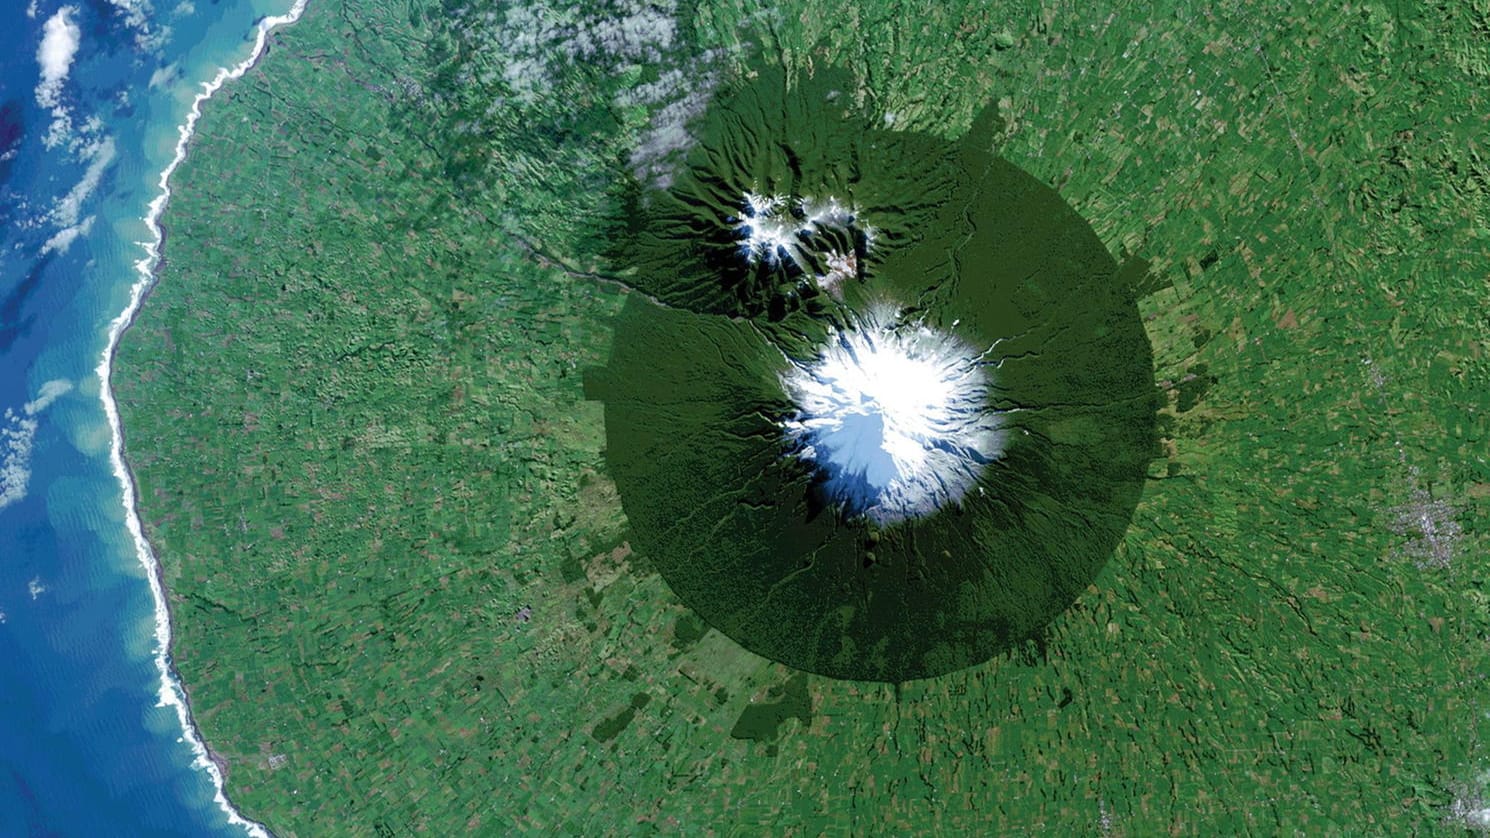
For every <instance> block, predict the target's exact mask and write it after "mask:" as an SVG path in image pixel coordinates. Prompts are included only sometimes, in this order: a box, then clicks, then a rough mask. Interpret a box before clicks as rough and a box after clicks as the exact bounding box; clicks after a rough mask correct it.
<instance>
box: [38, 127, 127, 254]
mask: <svg viewBox="0 0 1490 838" xmlns="http://www.w3.org/2000/svg"><path fill="white" fill-rule="evenodd" d="M81 156H82V158H83V159H84V160H87V161H88V168H87V170H86V171H84V172H83V177H82V179H81V180H79V181H78V182H77V184H75V185H74V186H73V188H72V189H71V190H69V191H68V193H67V194H66V195H63V196H62V197H61V198H59V199H58V200H57V203H56V204H55V205H54V206H53V207H52V210H51V212H49V213H47V220H48V221H50V222H52V223H53V224H54V225H56V226H57V227H58V228H59V229H65V228H68V227H73V226H76V225H77V224H78V219H79V218H81V217H82V215H83V202H84V201H86V200H88V196H89V195H92V194H93V190H95V189H97V188H98V184H99V183H100V182H101V181H102V180H103V173H104V172H105V171H106V170H107V169H108V168H109V164H110V163H112V162H114V139H113V138H112V137H103V138H102V139H98V140H94V141H93V142H91V143H88V145H87V146H85V147H83V149H82V150H81ZM85 232H86V231H85Z"/></svg>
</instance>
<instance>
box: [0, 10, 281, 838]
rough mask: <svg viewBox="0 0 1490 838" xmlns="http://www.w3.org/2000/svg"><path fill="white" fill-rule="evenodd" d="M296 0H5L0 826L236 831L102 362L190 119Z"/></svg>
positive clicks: (62, 830)
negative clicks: (105, 393)
mask: <svg viewBox="0 0 1490 838" xmlns="http://www.w3.org/2000/svg"><path fill="white" fill-rule="evenodd" d="M289 5H290V3H289V0H273V1H272V2H271V1H270V0H219V2H215V3H209V2H205V1H204V2H195V3H194V2H192V0H153V1H152V0H108V2H75V3H57V2H40V0H38V2H36V3H34V4H32V6H30V7H29V8H28V7H27V6H26V4H25V3H22V2H19V0H18V2H13V3H5V4H0V33H4V34H3V35H0V42H3V47H4V48H3V49H0V231H3V237H4V239H3V242H0V835H4V836H10V835H178V834H179V835H203V834H242V833H243V830H242V828H241V827H235V826H233V825H231V824H230V823H229V820H228V817H227V815H226V813H225V812H224V811H223V810H222V809H221V808H220V807H219V806H218V804H217V803H216V802H215V801H214V795H215V792H216V789H215V787H214V785H213V782H212V778H211V777H210V776H209V774H208V773H207V772H205V771H203V770H201V769H199V768H194V767H193V762H194V761H195V759H196V757H195V754H194V753H193V750H192V748H191V746H190V744H189V743H188V742H186V741H184V740H183V738H182V728H181V725H180V723H179V721H178V718H177V715H176V712H175V710H174V709H172V708H171V707H169V706H163V705H161V703H160V697H159V696H160V677H159V673H158V670H157V664H156V661H155V657H154V651H155V638H154V632H155V612H154V605H153V600H152V598H151V594H150V587H149V582H148V578H147V576H146V573H145V570H144V569H143V568H142V567H141V565H140V563H139V560H138V559H137V558H136V555H135V549H134V545H133V543H132V541H131V538H130V535H129V532H128V530H127V529H126V526H125V511H124V508H123V506H122V503H121V498H122V492H121V488H120V485H119V483H118V481H117V480H116V478H115V476H114V474H113V471H112V470H111V467H110V461H109V449H110V439H111V435H110V429H109V425H108V422H107V419H106V417H105V412H104V408H103V404H102V402H101V401H100V398H99V387H100V385H99V382H98V378H97V375H96V372H95V369H96V367H97V366H98V363H99V359H100V355H101V353H102V352H103V350H104V347H105V346H106V345H107V331H108V325H109V322H110V321H111V320H113V319H114V318H115V317H116V316H117V315H118V314H119V313H120V311H122V310H123V309H124V308H125V306H126V304H127V303H128V300H129V293H130V288H131V286H132V285H133V284H134V282H135V280H136V278H137V274H136V271H135V267H134V263H135V262H136V261H137V260H138V259H140V258H141V257H142V256H143V255H144V249H143V247H142V246H141V244H140V242H142V241H144V240H146V239H148V238H149V231H148V229H147V227H146V225H145V223H144V221H143V218H144V216H145V214H146V211H147V207H148V205H149V203H150V201H151V200H152V199H153V198H154V197H155V195H156V193H157V188H156V182H157V179H158V176H159V172H160V171H161V169H163V168H164V167H165V166H166V164H167V163H168V162H169V161H170V160H171V158H172V155H173V154H174V150H175V149H174V147H175V143H176V139H177V134H178V132H177V126H178V125H179V124H180V123H181V122H182V121H183V120H184V119H185V117H186V115H187V113H188V111H189V110H190V106H191V102H192V98H193V96H194V95H195V93H196V92H197V90H198V89H199V88H200V84H201V82H203V81H205V80H207V79H210V78H212V77H213V76H214V75H215V74H216V73H217V70H218V68H219V67H221V66H225V65H232V64H236V63H237V62H239V61H241V60H243V58H244V57H246V56H247V55H248V54H249V53H250V50H251V47H252V43H253V41H252V39H253V35H254V32H255V24H256V22H257V21H258V20H259V19H261V18H263V17H264V16H266V15H274V14H282V13H283V12H285V11H286V9H287V8H288V7H289ZM48 71H50V75H51V78H52V79H53V83H52V84H50V85H48V84H47V83H46V80H45V79H46V74H47V73H48ZM207 107H209V108H210V107H211V105H210V103H208V105H207Z"/></svg>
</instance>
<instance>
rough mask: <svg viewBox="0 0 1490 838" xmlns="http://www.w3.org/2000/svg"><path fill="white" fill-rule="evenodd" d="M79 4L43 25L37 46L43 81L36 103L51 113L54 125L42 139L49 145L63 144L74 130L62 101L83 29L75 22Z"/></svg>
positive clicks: (38, 89) (53, 146)
mask: <svg viewBox="0 0 1490 838" xmlns="http://www.w3.org/2000/svg"><path fill="white" fill-rule="evenodd" d="M77 10H78V8H77V7H76V6H63V7H62V8H60V9H58V10H57V13H56V14H54V15H52V16H51V17H49V18H47V22H46V23H45V24H43V25H42V35H41V46H39V47H37V48H36V63H37V66H38V67H40V68H41V81H40V82H39V83H38V84H37V85H36V103H37V104H38V105H41V106H42V107H43V108H47V109H49V110H51V112H52V124H51V127H50V128H48V129H47V135H46V137H45V138H44V140H43V142H44V143H45V145H46V147H47V148H55V147H56V146H58V145H60V144H61V143H62V142H63V141H64V140H66V139H67V137H68V136H69V135H70V134H71V133H72V114H71V113H70V112H69V111H68V109H67V106H65V105H63V104H62V86H63V85H64V84H66V83H67V76H68V73H70V72H72V62H73V59H74V58H76V57H77V54H78V46H79V44H80V43H81V42H82V39H83V31H82V30H81V29H79V28H78V25H77V24H76V23H74V22H73V20H72V16H73V15H74V14H76V13H77Z"/></svg>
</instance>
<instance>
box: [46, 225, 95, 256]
mask: <svg viewBox="0 0 1490 838" xmlns="http://www.w3.org/2000/svg"><path fill="white" fill-rule="evenodd" d="M92 229H93V216H91V215H90V216H88V217H87V218H85V219H83V220H82V221H79V222H78V223H76V224H74V225H72V226H71V227H63V228H62V229H61V230H58V231H57V232H56V233H54V234H52V237H51V238H49V239H47V240H46V243H45V244H43V245H42V246H41V252H42V254H43V255H45V254H47V253H66V252H67V249H68V248H69V247H72V243H73V242H74V241H76V240H77V238H78V237H79V236H86V235H88V231H90V230H92Z"/></svg>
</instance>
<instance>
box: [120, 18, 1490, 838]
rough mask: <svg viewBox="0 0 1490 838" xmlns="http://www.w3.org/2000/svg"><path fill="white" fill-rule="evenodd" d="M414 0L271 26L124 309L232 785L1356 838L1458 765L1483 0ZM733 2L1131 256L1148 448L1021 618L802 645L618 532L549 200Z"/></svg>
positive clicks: (1476, 590)
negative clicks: (1001, 120) (932, 652)
mask: <svg viewBox="0 0 1490 838" xmlns="http://www.w3.org/2000/svg"><path fill="white" fill-rule="evenodd" d="M458 5H459V4H450V5H449V8H441V7H439V6H435V5H427V6H426V5H422V4H419V3H413V2H378V1H377V0H345V1H344V2H343V0H320V2H317V0H313V2H312V5H311V7H310V9H309V11H308V12H307V13H306V16H305V18H304V19H303V20H302V21H301V22H300V23H299V24H297V25H296V26H294V27H293V28H291V29H289V30H286V31H284V32H282V33H280V34H278V35H276V36H275V38H274V46H273V48H272V50H271V52H270V54H269V55H268V56H267V57H266V59H265V60H264V62H263V63H262V64H261V66H260V67H259V68H258V69H257V70H255V71H254V72H253V73H251V74H250V75H249V76H248V77H247V78H245V79H244V80H242V81H240V82H238V83H236V84H235V85H234V86H232V87H230V88H229V89H228V90H226V91H224V93H223V94H220V95H219V97H217V98H215V99H214V100H213V101H212V103H211V105H210V106H209V108H208V111H207V113H206V115H205V116H204V118H203V120H202V122H201V124H200V129H199V133H198V136H197V140H196V142H195V145H194V147H193V149H192V153H191V155H190V156H189V158H188V160H187V162H186V163H185V164H184V165H183V166H182V168H181V169H180V171H179V172H178V178H177V181H176V187H177V188H176V197H175V199H174V202H173V204H172V206H171V207H170V209H169V211H168V212H167V215H166V218H165V222H166V225H167V227H168V228H169V231H170V240H169V243H168V245H167V249H166V256H167V259H168V263H167V264H166V266H165V267H164V268H163V270H162V271H161V275H160V282H159V285H158V286H157V288H156V289H155V290H154V292H153V293H152V296H151V298H150V300H149V301H148V303H147V304H146V306H145V308H144V310H143V312H142V314H141V316H140V319H139V321H138V322H137V323H136V325H135V326H134V328H133V329H132V330H131V332H130V333H129V334H128V335H127V336H126V338H125V340H124V342H123V345H122V347H121V351H120V359H119V364H118V367H117V369H116V374H115V385H116V387H117V389H118V393H119V396H120V401H121V408H122V409H123V411H124V419H125V426H126V430H127V435H128V445H129V452H130V459H131V462H132V464H133V465H134V467H135V470H136V475H137V477H138V479H139V481H140V486H141V489H142V504H143V512H144V517H145V518H146V520H147V529H148V531H149V534H150V535H151V537H152V539H153V540H154V542H155V543H156V545H157V546H158V549H159V552H160V554H161V557H162V560H163V562H164V565H165V568H166V573H167V581H168V584H169V586H170V588H171V592H172V604H173V608H174V613H175V618H176V625H177V645H176V649H175V656H176V661H177V664H178V666H179V667H180V670H181V672H182V675H183V676H184V678H185V681H186V682H187V684H188V685H189V687H190V689H191V694H192V699H193V706H194V709H195V712H196V714H197V717H198V720H199V721H200V723H201V726H202V728H203V730H204V732H205V734H206V737H207V739H208V740H209V741H210V742H211V743H212V744H213V746H214V748H215V749H216V750H217V751H218V752H219V753H220V754H221V756H222V757H223V758H224V759H225V760H226V762H227V764H228V765H229V767H230V772H231V773H230V779H229V786H230V788H229V791H230V794H231V795H232V796H233V798H234V800H235V801H237V802H238V803H239V804H240V805H241V806H242V807H243V808H244V809H245V810H246V811H247V812H248V813H249V814H250V815H252V816H253V817H256V818H261V819H264V820H265V821H267V822H268V823H269V824H270V825H271V826H272V827H273V828H274V829H275V830H276V831H277V832H278V833H280V834H282V835H306V836H308V835H325V834H337V833H345V834H369V833H371V834H384V835H395V834H398V835H401V834H407V833H412V832H415V831H418V830H423V831H427V832H430V833H433V834H451V833H455V832H459V831H461V830H462V829H471V830H480V831H483V832H486V833H494V832H502V831H526V832H539V831H543V832H556V833H561V834H604V833H621V834H641V833H653V832H662V833H687V834H697V833H708V832H711V831H712V832H715V833H723V834H755V833H769V834H877V833H882V834H903V833H907V832H932V831H936V832H938V833H940V834H953V833H956V832H988V831H994V832H998V833H1003V834H1029V833H1040V832H1053V833H1059V834H1092V833H1096V834H1127V835H1149V834H1155V833H1158V832H1161V831H1169V832H1176V833H1181V834H1198V833H1218V832H1222V833H1226V832H1240V831H1255V832H1262V833H1275V832H1285V831H1294V830H1300V831H1304V832H1307V833H1311V834H1315V833H1340V834H1391V835H1397V834H1412V833H1414V832H1425V831H1426V832H1431V831H1435V830H1438V829H1443V830H1449V829H1454V828H1457V827H1455V826H1454V824H1455V821H1454V817H1455V815H1454V813H1455V810H1456V806H1458V807H1459V808H1463V807H1465V806H1472V805H1482V804H1481V803H1480V801H1483V800H1484V799H1485V798H1486V797H1490V786H1487V784H1486V780H1485V779H1484V777H1485V776H1486V771H1487V769H1490V753H1487V752H1486V749H1485V744H1486V739H1485V737H1486V734H1487V733H1490V728H1487V717H1486V710H1487V709H1490V695H1487V684H1486V682H1485V680H1484V676H1483V673H1484V672H1485V671H1486V663H1487V660H1486V646H1485V634H1486V631H1487V629H1490V598H1487V594H1490V591H1487V589H1486V567H1485V563H1484V556H1485V555H1486V554H1487V548H1490V545H1487V543H1486V536H1485V532H1486V530H1487V526H1490V465H1487V463H1486V461H1485V458H1486V456H1487V449H1490V434H1487V419H1486V413H1485V411H1486V409H1487V407H1490V405H1487V401H1490V397H1487V395H1486V394H1487V393H1490V360H1487V356H1486V352H1487V350H1490V323H1487V320H1486V317H1485V314H1484V308H1485V298H1486V294H1487V293H1490V291H1487V283H1490V276H1487V265H1490V160H1487V158H1486V154H1487V151H1486V144H1485V137H1487V136H1490V121H1487V116H1486V115H1487V114H1490V102H1487V94H1486V92H1485V91H1486V90H1487V89H1490V87H1487V83H1490V9H1487V8H1486V7H1485V5H1484V3H1483V2H1470V3H1462V4H1442V5H1436V6H1435V5H1420V4H1410V5H1409V4H1387V3H1373V2H1366V3H1350V4H1339V5H1330V6H1321V5H1318V4H1306V3H1296V4H1289V3H1250V2H1249V3H1241V2H1233V3H1221V4H1211V3H1193V4H1192V3H1153V4H1127V5H1125V6H1123V7H1122V8H1121V9H1112V8H1108V7H1106V6H1105V5H1104V4H1078V3H1049V2H1047V3H1043V4H1042V3H993V4H986V3H970V4H967V6H966V7H963V6H960V5H958V4H955V3H942V2H937V3H930V2H928V3H924V4H918V3H896V2H881V3H874V4H864V5H860V6H850V7H848V8H845V7H844V5H843V4H839V3H793V4H777V3H773V4H769V5H767V4H759V3H753V2H750V3H746V2H741V3H728V2H710V0H700V1H699V2H697V3H690V4H683V5H682V7H680V8H674V7H672V6H671V5H669V4H658V5H655V6H653V5H644V4H639V3H631V2H612V3H605V4H602V5H601V6H599V7H596V8H594V9H590V10H579V11H576V10H573V9H570V10H566V11H563V12H559V11H554V10H552V9H551V8H548V7H541V6H521V7H519V6H513V5H511V4H491V5H490V6H489V7H483V8H481V9H479V10H472V9H466V10H464V11H462V10H460V9H457V8H456V6H458ZM478 12H479V13H478ZM602 19H625V20H629V21H630V22H632V23H634V24H635V25H634V26H631V27H606V26H603V25H601V24H600V23H599V21H600V20H602ZM617 33H620V34H617ZM628 33H629V34H628ZM638 33H640V34H638ZM756 47H761V48H763V49H764V51H765V52H766V54H768V55H777V56H780V57H781V58H782V60H783V61H784V62H785V63H786V64H787V65H788V66H790V67H792V68H795V69H796V70H798V71H803V72H807V71H810V69H811V68H813V67H815V66H818V65H825V64H833V65H838V66H845V67H848V68H849V69H851V70H852V71H854V72H855V73H856V74H857V76H858V77H859V78H861V79H863V86H862V88H861V89H860V90H858V91H855V95H857V96H860V97H863V98H864V99H865V100H866V101H872V102H873V103H874V105H875V107H876V108H877V109H879V110H881V111H883V112H886V113H888V114H892V115H893V122H894V124H895V125H897V126H902V127H914V128H918V129H924V130H930V131H934V132H938V133H943V134H944V135H946V136H949V137H952V136H957V135H959V134H960V133H961V132H962V131H964V130H965V129H966V127H967V125H968V123H969V121H970V120H971V119H972V117H973V115H974V114H975V113H976V112H977V110H978V108H979V107H981V105H982V104H983V103H984V102H985V101H986V100H987V99H989V98H993V99H995V100H997V101H998V102H999V104H1000V107H1001V112H1002V113H1003V115H1004V116H1005V117H1006V119H1007V120H1008V123H1009V124H1008V131H1007V135H1006V136H1005V137H1003V138H1002V142H1003V148H1004V152H1005V154H1006V156H1007V157H1008V158H1009V159H1010V160H1012V161H1013V162H1014V163H1016V164H1018V165H1019V166H1021V167H1023V168H1025V169H1026V170H1028V171H1030V172H1032V173H1033V174H1035V175H1036V176H1037V177H1039V178H1040V179H1042V180H1044V181H1045V182H1046V183H1049V184H1050V185H1052V186H1054V187H1055V188H1057V189H1058V190H1059V191H1060V193H1061V194H1062V195H1063V196H1064V197H1065V198H1066V199H1067V200H1068V201H1069V202H1071V203H1072V204H1073V205H1074V206H1075V207H1076V208H1077V210H1079V211H1080V212H1081V213H1082V215H1083V216H1085V217H1086V218H1087V219H1088V220H1090V221H1091V222H1092V224H1093V226H1094V227H1095V229H1096V230H1097V232H1098V234H1099V235H1100V236H1101V238H1102V239H1103V241H1104V243H1106V245H1107V246H1108V248H1109V250H1110V251H1111V252H1112V253H1113V255H1114V256H1115V257H1116V258H1118V259H1119V261H1122V260H1124V259H1126V258H1127V257H1128V256H1129V255H1132V254H1138V255H1141V256H1143V257H1145V258H1147V259H1149V260H1151V262H1152V264H1153V273H1152V276H1151V277H1150V282H1151V285H1152V293H1151V294H1149V295H1148V296H1147V297H1145V299H1144V300H1143V301H1142V302H1141V304H1140V305H1141V309H1142V310H1143V312H1144V314H1145V317H1146V324H1147V327H1148V330H1149V336H1150V339H1151V341H1152V342H1153V344H1154V350H1155V363H1156V378H1157V379H1158V380H1159V381H1160V382H1161V385H1162V386H1163V388H1164V390H1165V392H1166V395H1167V404H1166V406H1165V407H1164V409H1163V411H1162V412H1161V416H1160V425H1161V431H1162V433H1163V435H1164V437H1165V439H1164V446H1165V457H1164V458H1163V459H1161V460H1159V461H1156V463H1155V464H1154V467H1153V469H1152V472H1151V479H1150V480H1149V481H1148V484H1147V486H1146V487H1145V491H1144V496H1143V499H1142V501H1141V502H1140V504H1139V507H1138V510H1137V513H1136V515H1135V519H1134V522H1133V524H1132V526H1131V527H1130V528H1129V531H1128V533H1127V536H1126V537H1125V539H1124V542H1123V544H1122V545H1121V546H1120V548H1119V550H1118V552H1117V554H1116V555H1115V557H1114V558H1113V560H1112V561H1110V562H1109V563H1108V565H1107V567H1106V569H1105V570H1104V572H1103V573H1102V574H1101V575H1100V576H1099V577H1098V579H1097V581H1096V582H1095V584H1094V585H1093V586H1092V587H1091V588H1090V589H1089V590H1088V591H1087V592H1086V594H1085V595H1083V596H1082V597H1081V598H1080V599H1079V600H1078V602H1077V603H1076V605H1075V606H1074V607H1073V608H1072V609H1071V610H1070V611H1068V612H1067V613H1066V614H1065V615H1063V616H1062V617H1061V618H1059V619H1058V620H1057V621H1056V622H1055V624H1054V625H1053V626H1052V629H1051V631H1050V633H1049V635H1048V637H1047V638H1045V640H1044V642H1042V643H1038V644H1030V646H1029V647H1027V648H1025V649H1022V650H1019V651H1017V652H1015V653H1012V654H1009V655H1006V656H1004V657H1001V658H998V659H995V660H994V661H992V662H990V663H988V664H987V665H984V666H981V667H976V668H973V669H970V670H965V671H962V672H958V673H954V674H953V675H949V676H947V677H944V678H940V679H936V680H930V681H916V682H910V683H907V684H903V685H900V686H898V687H896V686H882V685H867V684H857V683H852V682H844V681H832V680H827V679H823V678H819V677H816V676H810V675H802V674H799V673H794V672H792V671H791V670H788V669H786V668H784V667H781V666H779V665H775V664H771V663H769V662H766V661H764V660H763V659H761V658H758V657H755V656H754V655H751V654H750V653H748V652H745V651H743V650H741V649H740V648H738V647H736V646H735V645H734V644H732V643H731V642H730V641H728V640H727V639H726V638H724V637H722V636H721V635H719V634H718V633H717V632H713V631H709V630H707V629H705V628H704V627H702V626H701V625H700V624H699V623H698V621H697V620H696V618H694V617H692V616H691V615H690V614H689V613H688V612H687V611H686V610H685V609H684V608H683V607H682V606H681V605H680V604H679V603H678V602H677V600H676V599H675V598H674V597H673V596H672V595H671V593H670V592H669V591H668V589H667V587H666V585H665V584H664V583H663V582H662V580H661V578H660V577H659V576H658V575H657V574H656V573H655V572H654V570H653V569H652V568H651V566H650V564H649V559H648V557H647V556H645V555H640V554H638V553H636V552H634V551H632V549H631V546H630V543H629V541H628V538H627V535H628V534H627V528H626V522H625V520H624V517H623V515H622V514H621V510H620V507H619V503H618V501H617V498H616V494H615V490H614V487H613V486H612V485H611V483H610V482H609V480H608V478H607V477H606V475H605V473H604V468H603V462H604V461H603V458H602V455H601V446H602V443H603V429H602V421H601V420H602V416H601V410H600V406H599V405H598V404H596V403H594V402H587V401H586V400H585V399H584V394H583V391H582V389H581V386H580V380H581V371H582V370H584V369H586V368H589V367H593V366H598V365H600V364H603V363H604V361H605V359H606V358H607V356H608V354H609V348H610V347H609V340H610V330H609V327H608V323H609V319H610V318H611V317H613V316H614V315H615V314H616V312H618V311H619V309H620V307H621V305H622V303H623V301H624V297H625V294H624V292H623V291H622V290H621V289H620V288H619V287H617V286H616V285H615V284H614V283H608V282H604V281H599V280H597V279H596V278H595V277H594V276H592V274H593V273H594V272H595V270H596V265H595V264H594V263H592V261H590V259H589V257H588V256H587V255H586V254H588V253H591V252H593V248H591V247H590V246H589V237H590V236H591V235H592V233H593V229H594V227H595V222H596V220H597V219H598V217H599V214H600V211H601V198H600V196H601V193H602V191H603V190H604V189H605V188H606V187H607V185H608V184H610V183H611V182H612V181H613V178H614V169H615V166H616V164H617V161H626V162H627V164H628V165H637V166H642V167H643V168H645V166H649V165H651V164H650V163H649V162H648V161H650V160H653V159H654V157H655V155H649V154H642V155H640V156H637V155H635V154H634V150H635V149H637V148H643V149H653V150H656V149H665V147H666V146H667V142H666V138H667V136H668V135H667V134H666V132H660V131H657V130H654V129H655V126H656V124H657V123H655V122H651V121H652V120H656V119H659V118H661V117H660V115H665V112H666V111H667V108H668V107H670V106H671V107H674V108H675V109H676V111H677V112H680V113H681V112H686V110H687V105H688V94H689V93H690V92H692V91H695V90H697V89H700V88H704V87H707V85H708V83H709V78H710V76H711V74H713V73H718V72H727V71H728V69H729V68H730V67H731V66H733V65H734V62H736V61H737V60H739V56H742V55H744V54H746V53H748V52H751V51H753V50H754V49H755V48H756ZM568 56H572V59H571V58H570V57H568ZM659 153H660V152H659ZM637 161H640V163H638V162H637Z"/></svg>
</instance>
